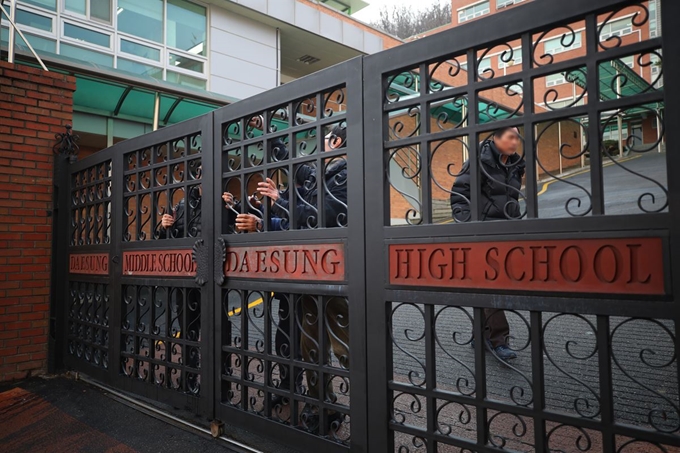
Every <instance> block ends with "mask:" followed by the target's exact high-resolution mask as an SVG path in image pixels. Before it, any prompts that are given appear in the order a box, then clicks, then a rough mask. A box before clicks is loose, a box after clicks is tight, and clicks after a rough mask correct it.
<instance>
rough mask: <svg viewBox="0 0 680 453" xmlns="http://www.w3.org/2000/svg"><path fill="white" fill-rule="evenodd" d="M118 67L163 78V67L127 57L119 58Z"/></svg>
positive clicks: (155, 77)
mask: <svg viewBox="0 0 680 453" xmlns="http://www.w3.org/2000/svg"><path fill="white" fill-rule="evenodd" d="M117 66H118V69H120V70H122V71H127V72H131V73H133V74H139V75H144V76H148V77H153V78H154V79H158V80H163V68H160V67H156V66H151V65H146V64H143V63H138V62H136V61H132V60H127V59H125V58H118V64H117Z"/></svg>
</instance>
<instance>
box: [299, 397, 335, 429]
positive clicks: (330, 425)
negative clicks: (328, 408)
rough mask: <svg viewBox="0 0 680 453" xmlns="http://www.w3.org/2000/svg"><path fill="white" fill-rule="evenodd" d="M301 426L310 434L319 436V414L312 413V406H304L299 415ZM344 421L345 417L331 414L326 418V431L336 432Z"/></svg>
mask: <svg viewBox="0 0 680 453" xmlns="http://www.w3.org/2000/svg"><path fill="white" fill-rule="evenodd" d="M300 420H301V422H302V426H304V427H305V428H306V429H307V431H309V432H310V433H312V434H319V414H318V413H317V412H315V411H314V409H313V408H312V406H310V405H309V404H305V407H303V408H302V413H301V414H300ZM343 421H345V415H344V414H341V413H340V412H331V413H329V414H328V415H327V416H326V428H327V429H326V431H327V432H331V431H337V430H338V429H339V428H340V425H342V422H343Z"/></svg>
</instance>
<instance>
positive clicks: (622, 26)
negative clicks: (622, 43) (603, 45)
mask: <svg viewBox="0 0 680 453" xmlns="http://www.w3.org/2000/svg"><path fill="white" fill-rule="evenodd" d="M631 33H633V22H632V19H631V18H630V17H627V18H625V19H620V20H616V21H614V22H610V23H608V24H605V25H604V26H603V27H602V32H601V33H600V41H606V40H607V39H609V38H611V37H612V36H625V35H630V34H631Z"/></svg>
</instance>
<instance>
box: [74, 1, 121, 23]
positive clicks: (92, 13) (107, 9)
mask: <svg viewBox="0 0 680 453" xmlns="http://www.w3.org/2000/svg"><path fill="white" fill-rule="evenodd" d="M64 10H65V11H67V12H72V13H75V14H78V15H81V16H85V17H87V18H88V19H92V20H95V21H100V22H106V23H111V0H65V3H64Z"/></svg>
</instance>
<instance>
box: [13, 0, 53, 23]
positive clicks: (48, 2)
mask: <svg viewBox="0 0 680 453" xmlns="http://www.w3.org/2000/svg"><path fill="white" fill-rule="evenodd" d="M20 3H25V4H26V5H31V6H37V7H39V8H45V9H49V10H50V11H56V10H57V0H21V2H20ZM3 19H4V18H3Z"/></svg>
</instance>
